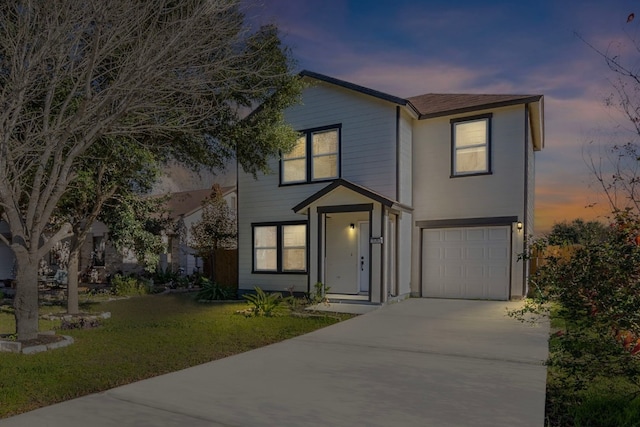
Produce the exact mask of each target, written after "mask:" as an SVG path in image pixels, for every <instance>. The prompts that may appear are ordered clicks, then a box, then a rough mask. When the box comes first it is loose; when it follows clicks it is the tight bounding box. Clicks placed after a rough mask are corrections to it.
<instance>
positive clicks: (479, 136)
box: [451, 114, 491, 176]
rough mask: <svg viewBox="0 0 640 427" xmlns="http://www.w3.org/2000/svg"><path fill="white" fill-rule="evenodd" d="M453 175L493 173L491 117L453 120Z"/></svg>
mask: <svg viewBox="0 0 640 427" xmlns="http://www.w3.org/2000/svg"><path fill="white" fill-rule="evenodd" d="M451 127H452V128H451V134H452V135H451V139H452V141H451V144H452V147H451V151H452V153H451V160H452V161H451V169H452V170H451V175H452V176H463V175H478V174H488V173H491V161H490V160H491V153H490V137H491V115H490V114H487V115H482V116H475V117H468V118H463V119H454V120H451Z"/></svg>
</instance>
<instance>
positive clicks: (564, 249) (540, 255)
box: [529, 245, 580, 275]
mask: <svg viewBox="0 0 640 427" xmlns="http://www.w3.org/2000/svg"><path fill="white" fill-rule="evenodd" d="M579 247H580V245H565V246H547V247H546V248H545V249H544V250H543V251H537V250H534V251H533V252H532V254H531V258H530V259H529V274H530V275H533V274H535V273H536V271H538V268H540V267H542V266H543V265H544V264H545V263H546V259H547V258H549V257H555V258H559V259H561V260H564V261H568V260H569V259H570V258H571V256H572V255H573V253H574V252H575V251H576V249H578V248H579Z"/></svg>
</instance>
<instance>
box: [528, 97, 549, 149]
mask: <svg viewBox="0 0 640 427" xmlns="http://www.w3.org/2000/svg"><path fill="white" fill-rule="evenodd" d="M529 117H530V119H529V120H530V126H531V142H532V144H533V150H534V151H542V149H543V148H544V139H545V138H544V97H542V96H540V99H539V100H537V101H535V102H532V103H530V104H529Z"/></svg>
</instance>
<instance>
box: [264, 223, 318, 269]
mask: <svg viewBox="0 0 640 427" xmlns="http://www.w3.org/2000/svg"><path fill="white" fill-rule="evenodd" d="M307 240H308V239H307V223H306V222H299V221H294V222H281V223H261V224H253V272H254V273H306V272H307Z"/></svg>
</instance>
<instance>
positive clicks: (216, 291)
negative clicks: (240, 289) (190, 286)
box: [196, 277, 235, 301]
mask: <svg viewBox="0 0 640 427" xmlns="http://www.w3.org/2000/svg"><path fill="white" fill-rule="evenodd" d="M199 282H200V283H199V284H200V290H199V291H198V293H197V294H196V299H197V300H199V301H215V300H228V299H231V298H232V297H233V296H235V295H234V292H233V291H232V290H231V289H229V288H227V287H225V286H222V285H219V284H218V283H215V282H212V281H211V280H209V279H207V278H205V277H201V278H200V280H199Z"/></svg>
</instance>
